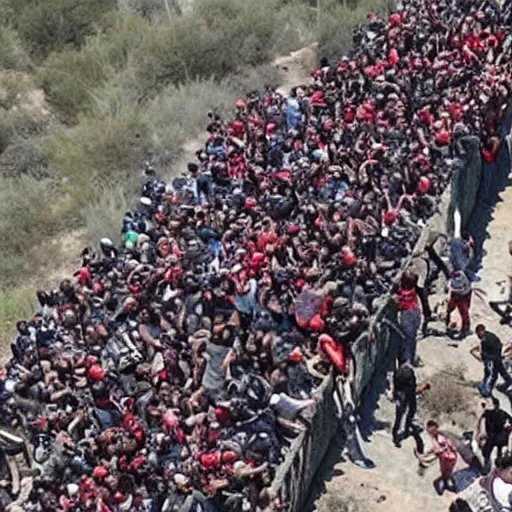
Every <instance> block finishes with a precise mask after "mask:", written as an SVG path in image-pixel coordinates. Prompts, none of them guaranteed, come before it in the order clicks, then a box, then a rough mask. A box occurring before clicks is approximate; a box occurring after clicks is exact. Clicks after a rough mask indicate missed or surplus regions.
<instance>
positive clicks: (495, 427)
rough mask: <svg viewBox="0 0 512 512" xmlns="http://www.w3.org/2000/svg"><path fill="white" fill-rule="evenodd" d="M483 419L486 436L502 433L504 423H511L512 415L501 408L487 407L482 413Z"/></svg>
mask: <svg viewBox="0 0 512 512" xmlns="http://www.w3.org/2000/svg"><path fill="white" fill-rule="evenodd" d="M483 418H484V420H485V430H486V432H487V435H488V436H493V435H496V434H502V433H503V432H504V429H505V424H506V423H507V422H508V423H509V424H512V417H511V416H510V415H509V414H508V413H507V412H505V411H502V410H501V409H489V410H488V411H485V412H484V414H483Z"/></svg>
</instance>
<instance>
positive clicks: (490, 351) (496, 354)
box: [470, 324, 512, 397]
mask: <svg viewBox="0 0 512 512" xmlns="http://www.w3.org/2000/svg"><path fill="white" fill-rule="evenodd" d="M476 335H477V336H478V338H479V340H480V346H477V347H473V348H472V349H471V350H470V353H471V355H472V356H473V357H474V358H476V359H478V360H479V361H482V362H483V364H484V380H483V382H482V384H481V385H480V386H479V390H480V393H481V394H482V396H484V397H489V396H491V394H492V390H493V388H494V385H495V384H496V380H497V378H498V375H501V377H502V378H503V380H504V381H505V382H504V383H503V384H501V385H498V386H497V388H498V389H499V390H500V391H507V392H508V391H512V389H511V386H512V377H511V376H510V375H509V374H508V373H507V370H506V369H505V366H504V365H503V354H502V344H501V340H500V339H499V338H498V336H496V334H494V333H492V332H490V331H487V330H486V329H485V325H483V324H479V325H477V326H476Z"/></svg>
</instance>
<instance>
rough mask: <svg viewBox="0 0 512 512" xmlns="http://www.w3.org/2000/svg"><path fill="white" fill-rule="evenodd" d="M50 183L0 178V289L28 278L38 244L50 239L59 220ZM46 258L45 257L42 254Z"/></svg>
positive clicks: (29, 179) (27, 179)
mask: <svg viewBox="0 0 512 512" xmlns="http://www.w3.org/2000/svg"><path fill="white" fill-rule="evenodd" d="M54 193H55V191H54V190H53V188H52V184H51V183H50V182H49V181H48V180H46V181H37V180H35V179H33V178H29V177H23V178H21V179H14V180H11V179H5V178H0V254H1V255H2V258H0V276H1V278H2V286H3V287H4V286H6V285H9V284H15V283H16V282H19V281H20V280H23V279H25V280H26V278H27V276H30V275H31V274H32V273H33V272H34V271H35V270H37V269H36V268H32V267H26V265H27V264H29V263H30V262H33V261H34V252H35V251H37V248H38V245H39V244H41V243H42V242H43V241H45V240H46V239H47V238H48V237H51V236H53V235H54V234H55V233H56V231H57V229H58V227H59V226H58V222H59V217H58V215H57V212H56V211H55V209H54V208H52V204H53V202H52V200H51V198H52V197H54V196H53V194H54ZM45 256H47V255H45Z"/></svg>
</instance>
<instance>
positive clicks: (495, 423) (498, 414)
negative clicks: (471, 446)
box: [477, 397, 512, 474]
mask: <svg viewBox="0 0 512 512" xmlns="http://www.w3.org/2000/svg"><path fill="white" fill-rule="evenodd" d="M511 430H512V416H510V414H508V413H507V412H505V411H504V410H502V409H500V401H499V400H498V399H497V398H494V397H493V398H492V409H488V408H486V409H485V410H484V412H483V413H482V415H481V416H480V419H479V420H478V436H477V439H478V441H479V442H480V449H481V450H482V455H483V457H484V468H485V473H486V474H487V473H489V471H490V470H491V454H492V452H493V450H494V448H497V450H498V457H501V455H502V452H503V448H506V447H507V445H508V438H509V436H510V431H511Z"/></svg>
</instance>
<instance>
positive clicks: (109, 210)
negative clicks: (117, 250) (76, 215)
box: [81, 186, 134, 246]
mask: <svg viewBox="0 0 512 512" xmlns="http://www.w3.org/2000/svg"><path fill="white" fill-rule="evenodd" d="M133 192H134V191H133V190H130V187H122V186H120V187H117V188H112V187H108V188H105V189H104V190H102V191H101V193H100V194H99V196H98V198H97V199H96V200H94V201H92V202H90V203H89V204H87V205H86V206H85V207H84V208H83V209H82V212H81V215H82V217H83V220H84V224H85V228H86V233H87V242H88V244H89V245H93V246H94V245H97V243H98V241H99V240H100V239H101V238H102V237H109V238H111V239H112V240H114V241H115V242H116V243H117V242H120V238H121V237H120V233H121V224H122V220H123V216H124V213H125V212H126V211H127V210H129V209H130V208H131V207H132V206H133V200H132V199H133V195H134V194H133Z"/></svg>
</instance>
